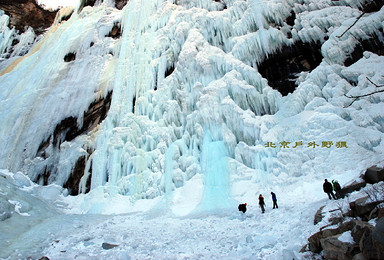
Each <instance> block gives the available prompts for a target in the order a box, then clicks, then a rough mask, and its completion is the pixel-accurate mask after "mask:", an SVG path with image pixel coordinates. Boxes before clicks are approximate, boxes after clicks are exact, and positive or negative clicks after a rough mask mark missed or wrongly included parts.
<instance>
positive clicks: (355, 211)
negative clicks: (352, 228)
mask: <svg viewBox="0 0 384 260" xmlns="http://www.w3.org/2000/svg"><path fill="white" fill-rule="evenodd" d="M367 201H368V196H367V197H364V198H360V199H357V200H355V201H352V202H351V203H349V207H350V209H351V210H350V211H349V212H348V213H347V214H346V215H347V216H349V217H360V218H361V219H363V220H365V221H368V220H370V219H371V218H372V215H371V212H372V211H373V210H374V209H375V208H376V206H377V205H379V204H380V203H382V202H383V201H372V202H367Z"/></svg>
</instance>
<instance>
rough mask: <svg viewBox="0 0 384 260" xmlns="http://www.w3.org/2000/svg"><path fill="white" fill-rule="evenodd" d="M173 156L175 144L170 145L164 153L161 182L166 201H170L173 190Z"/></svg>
mask: <svg viewBox="0 0 384 260" xmlns="http://www.w3.org/2000/svg"><path fill="white" fill-rule="evenodd" d="M174 154H175V144H171V145H170V146H169V147H168V149H167V151H166V152H165V167H164V168H165V169H164V175H163V180H162V181H163V182H164V197H165V199H166V201H168V202H169V201H170V199H171V195H172V190H173V181H172V176H173V167H174V162H173V156H174Z"/></svg>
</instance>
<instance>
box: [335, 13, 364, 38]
mask: <svg viewBox="0 0 384 260" xmlns="http://www.w3.org/2000/svg"><path fill="white" fill-rule="evenodd" d="M364 14H365V12H362V13H361V15H360V16H359V17H357V19H356V21H355V22H354V23H353V24H352V25H351V26H349V27H348V28H347V30H345V31H344V32H343V33H342V34H341V35H340V36H336V37H337V38H341V37H343V35H344V34H345V33H346V32H348V31H349V29H351V28H352V26H354V25H355V24H356V23H357V21H359V20H360V18H361V17H363V15H364Z"/></svg>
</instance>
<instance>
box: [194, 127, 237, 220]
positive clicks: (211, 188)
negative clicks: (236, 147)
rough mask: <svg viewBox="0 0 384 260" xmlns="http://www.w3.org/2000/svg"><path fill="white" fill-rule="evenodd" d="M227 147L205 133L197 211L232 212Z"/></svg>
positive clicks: (233, 204)
mask: <svg viewBox="0 0 384 260" xmlns="http://www.w3.org/2000/svg"><path fill="white" fill-rule="evenodd" d="M228 166H229V164H228V157H227V148H226V146H225V144H224V142H223V141H214V140H212V138H211V136H210V134H209V133H207V134H205V136H204V140H203V147H202V153H201V169H202V173H203V175H204V176H203V183H204V191H203V197H202V200H201V202H200V204H199V206H198V207H197V209H196V211H197V212H213V213H219V212H223V213H225V212H227V213H228V212H233V210H234V209H235V208H236V204H237V203H236V202H235V201H234V200H233V199H232V198H231V196H230V193H231V185H230V176H229V169H228V168H229V167H228Z"/></svg>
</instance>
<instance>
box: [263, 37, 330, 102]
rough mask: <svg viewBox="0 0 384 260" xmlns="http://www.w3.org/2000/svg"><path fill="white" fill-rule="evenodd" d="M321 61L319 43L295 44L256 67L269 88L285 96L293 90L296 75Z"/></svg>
mask: <svg viewBox="0 0 384 260" xmlns="http://www.w3.org/2000/svg"><path fill="white" fill-rule="evenodd" d="M322 59H323V56H322V55H321V43H319V42H317V43H311V44H309V43H303V42H296V43H294V44H293V45H290V46H285V47H283V48H282V49H281V50H280V51H279V52H277V53H275V54H271V55H270V56H269V57H268V58H267V59H266V60H264V61H263V62H262V63H261V64H259V65H258V70H259V72H260V74H261V75H262V76H263V77H264V78H266V79H267V80H268V84H269V86H271V87H272V88H274V89H276V90H278V91H279V92H280V93H281V94H282V95H283V96H286V95H288V94H289V93H292V92H293V91H294V90H295V88H296V83H295V82H296V78H297V74H298V73H300V72H303V71H308V72H309V71H312V70H313V69H314V68H316V67H317V66H318V65H319V64H320V63H321V60H322Z"/></svg>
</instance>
